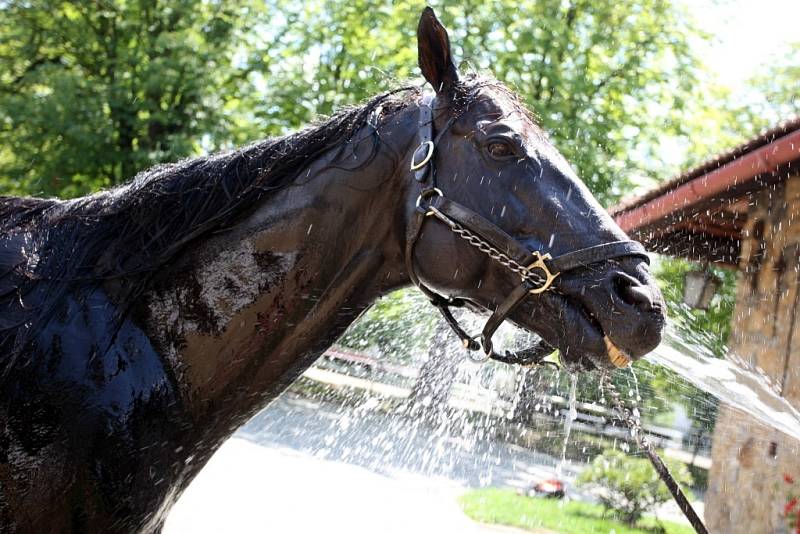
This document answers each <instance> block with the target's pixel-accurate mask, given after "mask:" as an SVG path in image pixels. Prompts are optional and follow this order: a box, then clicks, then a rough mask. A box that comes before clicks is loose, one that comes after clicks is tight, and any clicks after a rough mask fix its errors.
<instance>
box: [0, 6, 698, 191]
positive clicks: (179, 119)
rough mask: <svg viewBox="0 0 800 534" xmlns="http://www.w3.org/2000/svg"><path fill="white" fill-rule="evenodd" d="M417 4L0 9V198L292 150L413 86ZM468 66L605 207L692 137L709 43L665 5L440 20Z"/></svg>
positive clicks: (467, 14)
mask: <svg viewBox="0 0 800 534" xmlns="http://www.w3.org/2000/svg"><path fill="white" fill-rule="evenodd" d="M423 7H424V2H422V1H410V0H402V1H399V2H392V3H390V2H384V1H378V0H355V1H352V0H351V1H347V2H345V1H342V0H333V1H324V2H323V1H322V0H313V1H311V2H305V3H303V4H297V3H296V2H287V1H285V0H266V1H265V2H255V1H251V0H236V1H233V2H224V3H219V2H215V1H212V0H180V1H179V2H169V3H165V2H163V1H159V0H142V1H140V2H126V1H124V0H104V1H103V2H101V3H100V4H99V5H98V6H90V5H89V4H86V3H83V2H67V1H56V2H53V1H52V0H34V1H32V2H21V1H18V0H12V1H10V2H5V3H3V4H1V5H0V12H1V13H2V16H3V19H4V22H6V23H5V24H4V25H3V26H2V29H0V81H1V82H2V91H1V92H0V147H2V148H0V191H3V190H4V191H7V192H17V193H41V194H57V195H62V196H72V195H77V194H81V193H85V192H87V191H90V190H94V189H97V188H98V187H103V186H107V185H109V184H113V183H118V182H120V181H122V180H126V179H128V178H130V177H131V176H132V175H133V173H134V172H136V171H138V170H140V169H142V168H143V167H146V166H148V165H150V164H152V163H156V162H159V161H168V160H174V159H177V158H180V157H183V156H187V155H191V154H194V153H198V152H201V151H205V150H209V149H214V148H216V147H219V146H227V145H229V144H231V143H241V142H242V141H244V140H247V139H253V138H257V137H263V136H264V135H274V134H281V133H284V132H285V131H286V130H288V129H291V128H296V127H298V126H300V125H302V124H304V123H307V122H308V121H309V120H311V119H313V118H314V117H316V116H317V115H319V114H328V113H330V112H331V111H332V110H334V109H335V108H337V107H339V106H341V105H344V104H351V103H357V102H359V101H361V100H362V99H364V98H365V97H366V96H368V95H370V94H373V93H375V92H377V91H381V90H385V89H387V88H388V87H390V86H392V85H395V84H396V83H397V80H402V79H405V78H409V77H413V78H415V79H417V80H418V79H419V78H418V74H417V68H416V37H415V30H416V22H417V18H418V16H419V13H420V12H421V10H422V8H423ZM437 10H438V12H439V14H440V15H441V17H442V19H443V21H444V23H445V24H446V25H447V26H448V27H449V28H450V30H451V36H452V41H453V44H454V46H455V48H456V54H457V57H460V58H463V60H464V63H465V64H466V66H467V67H473V68H475V69H478V70H490V71H492V72H494V73H495V74H496V75H497V77H498V78H499V79H501V80H504V81H506V82H507V83H509V84H510V85H512V86H513V87H515V88H516V89H517V90H518V91H519V93H520V94H521V95H522V97H523V98H524V99H525V100H526V102H527V103H528V104H529V105H530V107H531V108H532V109H534V110H535V111H536V112H537V113H538V114H539V116H540V117H541V121H542V123H543V126H544V127H545V128H546V129H548V130H550V131H551V132H552V135H553V138H554V141H555V143H556V145H557V146H558V147H559V148H560V149H561V150H562V151H563V153H564V155H565V156H566V158H567V160H569V161H570V162H572V163H573V165H574V166H575V167H576V169H577V171H578V173H579V175H581V176H582V177H583V178H584V179H585V181H586V182H587V184H588V185H589V186H590V188H591V189H592V190H593V191H594V192H595V193H596V194H597V195H598V196H599V197H600V198H601V200H604V201H611V200H613V199H616V198H618V197H619V196H620V195H621V194H622V193H623V192H625V191H626V190H627V186H628V183H629V178H630V176H631V175H632V174H635V173H640V172H641V170H642V169H645V168H652V163H649V162H652V161H655V160H653V159H652V158H649V157H646V156H647V155H646V150H645V149H644V147H646V146H648V145H649V144H650V143H651V142H653V141H654V140H655V139H657V138H660V137H662V136H664V135H667V134H670V133H678V132H680V131H682V128H683V126H682V125H683V122H684V119H685V117H684V116H683V110H684V104H685V101H686V99H685V95H687V94H688V92H689V91H690V89H691V88H692V87H693V86H694V85H695V83H694V80H695V78H696V69H697V61H696V59H695V56H694V55H693V54H692V52H691V50H690V47H689V42H690V39H691V38H692V36H694V35H696V34H697V33H698V32H697V30H696V29H695V28H694V27H693V26H692V24H691V22H690V21H689V19H688V17H687V16H686V15H685V13H684V12H683V10H682V8H681V7H678V5H677V4H675V3H673V2H669V1H667V0H623V1H620V2H589V1H586V0H572V1H570V2H562V1H561V0H543V1H540V2H528V3H521V4H520V3H513V2H509V1H508V0H491V1H481V2H478V1H474V0H469V1H467V2H454V1H447V2H443V3H442V4H441V5H439V6H437Z"/></svg>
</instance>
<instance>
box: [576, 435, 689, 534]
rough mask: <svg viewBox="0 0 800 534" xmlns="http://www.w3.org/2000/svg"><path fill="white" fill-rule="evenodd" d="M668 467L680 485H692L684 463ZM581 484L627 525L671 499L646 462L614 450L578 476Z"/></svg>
mask: <svg viewBox="0 0 800 534" xmlns="http://www.w3.org/2000/svg"><path fill="white" fill-rule="evenodd" d="M668 467H669V470H670V473H671V474H672V476H673V477H674V478H675V480H676V481H677V482H678V484H680V485H682V486H684V487H686V486H690V485H691V484H692V476H691V475H690V474H689V471H688V469H686V466H685V465H684V464H679V463H670V464H669V465H668ZM578 484H580V485H581V486H582V487H584V488H586V489H588V490H590V491H594V492H595V494H596V495H597V497H598V498H599V500H600V502H601V503H602V504H603V506H604V507H605V508H606V509H607V510H609V511H615V512H617V513H618V514H620V517H621V519H622V520H623V521H624V522H625V523H626V524H628V525H634V524H635V523H636V522H637V521H638V520H639V519H640V518H641V517H642V514H644V513H645V512H647V511H648V510H652V509H654V508H655V507H656V506H658V505H660V504H662V503H665V502H667V501H668V500H670V499H671V498H672V497H671V495H670V493H669V490H668V489H667V487H666V486H665V485H664V483H663V482H662V481H661V479H660V478H659V477H658V474H657V473H656V472H655V470H654V469H653V466H652V465H651V464H650V462H649V461H648V460H647V459H645V458H633V457H631V456H627V455H626V454H625V453H623V452H620V451H618V450H614V449H608V450H606V451H604V452H603V454H601V455H600V456H597V457H596V458H595V459H594V460H593V461H592V463H591V464H589V466H588V467H587V468H586V469H584V470H583V471H582V472H581V474H580V475H579V476H578Z"/></svg>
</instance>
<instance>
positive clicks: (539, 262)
mask: <svg viewBox="0 0 800 534" xmlns="http://www.w3.org/2000/svg"><path fill="white" fill-rule="evenodd" d="M533 258H534V261H533V263H531V264H530V265H528V266H527V269H528V270H531V269H539V270H540V271H542V272H543V273H544V277H545V281H544V284H542V285H541V287H535V288H533V289H531V290H530V291H529V293H530V294H531V295H538V294H539V293H544V292H545V291H547V290H548V289H549V288H550V286H551V285H553V281H554V280H555V279H556V278H557V277H558V275H559V274H561V273H556V274H553V273H551V272H550V269H549V268H548V267H547V264H546V263H545V260H550V259H552V257H551V256H550V254H544V255H542V254H541V253H540V252H539V251H536V252H534V253H533Z"/></svg>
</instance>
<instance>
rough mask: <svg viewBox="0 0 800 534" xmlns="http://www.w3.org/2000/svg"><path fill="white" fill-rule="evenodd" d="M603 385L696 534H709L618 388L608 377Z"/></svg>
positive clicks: (605, 377) (604, 379)
mask: <svg viewBox="0 0 800 534" xmlns="http://www.w3.org/2000/svg"><path fill="white" fill-rule="evenodd" d="M603 385H604V387H605V388H607V390H608V394H609V396H610V397H611V404H612V405H613V406H614V408H615V409H616V410H617V412H618V415H619V418H620V420H621V421H622V422H624V423H625V425H626V426H627V427H628V428H629V429H630V431H631V435H632V436H633V437H634V438H636V443H637V444H638V445H639V448H640V449H641V450H642V451H644V453H645V454H647V457H648V458H649V459H650V463H652V464H653V468H654V469H655V470H656V473H658V476H659V477H661V480H662V481H663V482H664V484H665V485H666V486H667V489H669V492H670V493H671V494H672V497H673V498H674V499H675V502H676V503H677V504H678V508H680V509H681V512H683V515H685V516H686V519H688V520H689V523H691V524H692V527H693V528H694V530H695V532H697V534H708V530H707V529H706V526H705V525H704V524H703V521H702V520H701V519H700V516H698V515H697V512H696V511H695V509H694V508H693V507H692V505H691V503H689V499H687V498H686V495H685V494H684V493H683V490H681V488H680V486H678V483H677V482H676V481H675V478H674V477H673V476H672V474H670V472H669V469H668V468H667V466H666V464H664V461H663V460H662V459H661V457H660V456H659V455H658V453H657V452H656V450H655V448H653V445H652V444H651V443H650V441H649V440H648V439H647V436H645V435H644V433H643V432H642V426H641V424H640V423H639V421H638V419H637V418H636V417H634V415H633V413H632V412H631V410H629V409H628V407H627V406H625V403H624V402H623V401H622V398H621V397H620V394H619V392H618V391H617V388H615V387H614V385H613V384H612V383H611V381H610V380H609V379H608V375H605V376H604V377H603Z"/></svg>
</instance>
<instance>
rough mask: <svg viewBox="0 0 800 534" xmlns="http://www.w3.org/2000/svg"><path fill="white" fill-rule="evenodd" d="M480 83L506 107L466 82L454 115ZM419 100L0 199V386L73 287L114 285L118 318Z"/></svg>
mask: <svg viewBox="0 0 800 534" xmlns="http://www.w3.org/2000/svg"><path fill="white" fill-rule="evenodd" d="M486 86H490V87H492V88H499V89H500V90H501V91H503V92H504V93H505V94H507V95H509V96H512V97H513V98H515V99H516V96H515V95H514V94H513V93H512V92H511V91H509V90H508V89H506V88H505V87H504V86H502V84H500V83H499V82H497V81H496V80H493V79H489V78H485V77H481V76H469V77H467V78H466V79H465V80H463V81H461V82H459V83H458V84H457V86H456V87H455V90H454V100H453V107H454V108H455V109H456V110H458V111H456V113H460V112H462V111H464V110H466V109H467V107H468V106H469V104H470V103H471V101H472V100H474V98H475V97H476V95H477V92H478V90H479V89H480V88H481V87H486ZM420 92H421V90H420V89H419V88H418V87H411V86H406V87H400V88H397V89H394V90H390V91H388V92H385V93H382V94H379V95H377V96H375V97H372V98H371V99H369V100H368V101H367V102H366V103H365V104H363V105H361V106H357V107H350V108H345V109H343V110H341V111H339V112H338V113H336V114H335V115H333V116H332V117H330V118H328V119H327V120H324V121H321V122H318V123H316V124H313V125H311V126H309V127H307V128H305V129H303V130H301V131H299V132H297V133H294V134H290V135H287V136H284V137H279V138H275V139H267V140H265V141H261V142H257V143H254V144H252V145H249V146H246V147H243V148H239V149H236V150H232V151H230V152H225V153H220V154H213V155H209V156H202V157H198V158H193V159H187V160H184V161H181V162H178V163H172V164H163V165H157V166H155V167H152V168H150V169H148V170H145V171H142V172H141V173H139V174H138V175H136V177H134V178H133V180H132V181H131V182H129V183H128V184H125V185H122V186H119V187H117V188H114V189H110V190H107V191H101V192H99V193H96V194H93V195H89V196H85V197H81V198H77V199H72V200H55V199H35V198H18V197H2V196H0V312H2V313H0V384H2V382H3V378H4V377H5V376H6V375H7V373H8V370H9V369H10V368H11V367H12V366H13V364H14V362H15V361H16V359H17V357H18V356H20V355H22V354H25V353H26V351H27V347H29V344H30V343H31V342H32V341H33V340H34V339H35V337H36V334H37V333H38V332H39V331H40V330H41V329H42V328H43V327H44V326H45V325H46V324H47V322H48V321H49V320H50V317H51V315H52V313H53V312H54V310H55V309H56V308H57V304H58V302H60V301H61V299H62V298H63V297H64V295H66V294H67V293H68V292H70V291H71V290H73V289H74V288H76V287H78V285H80V284H97V283H98V282H101V281H106V282H108V281H116V286H115V287H116V294H115V300H116V301H118V302H120V303H121V306H120V308H121V310H122V311H120V314H121V315H124V314H127V311H128V309H127V305H126V303H127V304H130V303H131V302H133V300H134V299H135V298H136V297H137V296H140V295H141V294H142V293H143V292H144V291H145V290H146V288H147V287H148V283H149V281H150V280H151V279H152V276H153V274H154V273H155V272H157V271H158V270H159V269H160V268H162V267H163V266H164V265H166V264H168V263H169V261H170V260H171V259H173V258H174V257H176V255H177V254H178V253H180V252H181V251H182V250H184V249H185V248H186V247H187V245H188V244H189V243H191V242H192V241H194V240H196V239H198V238H201V237H202V236H204V235H207V234H209V233H211V232H216V231H220V230H222V229H225V228H228V227H230V226H232V225H233V224H235V223H236V222H237V221H238V220H240V219H241V218H242V217H244V216H245V215H247V214H248V213H250V212H251V211H252V209H254V207H255V206H257V205H258V204H259V201H260V200H263V199H265V198H267V197H268V196H269V195H270V194H271V193H274V192H275V191H277V190H278V189H280V188H282V187H284V186H286V185H289V184H291V183H292V182H293V181H294V180H295V179H296V178H297V177H298V175H299V174H300V173H301V172H302V171H303V170H304V169H305V168H306V167H307V166H308V165H309V164H310V163H311V162H313V161H314V160H315V159H317V158H318V157H319V156H321V155H322V154H324V153H326V152H328V151H331V150H339V151H340V152H339V153H338V154H341V151H343V150H344V147H346V146H347V145H348V144H350V143H351V142H353V137H354V136H355V134H356V133H357V132H358V131H360V130H361V129H362V128H364V127H365V126H368V125H369V126H372V132H371V135H372V136H373V141H374V145H373V153H372V155H373V156H374V154H375V152H376V150H377V147H378V144H379V142H380V141H379V138H378V133H377V126H378V125H377V124H374V123H373V122H374V121H375V120H377V121H381V120H386V118H388V117H391V116H392V115H393V114H394V113H396V112H397V111H399V110H401V109H404V108H405V107H406V106H408V105H409V104H410V103H411V101H413V98H410V97H409V96H412V97H413V96H417V95H418V94H419V93H420ZM517 101H518V100H517ZM334 159H335V158H334ZM121 319H122V317H118V318H117V320H121Z"/></svg>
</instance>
